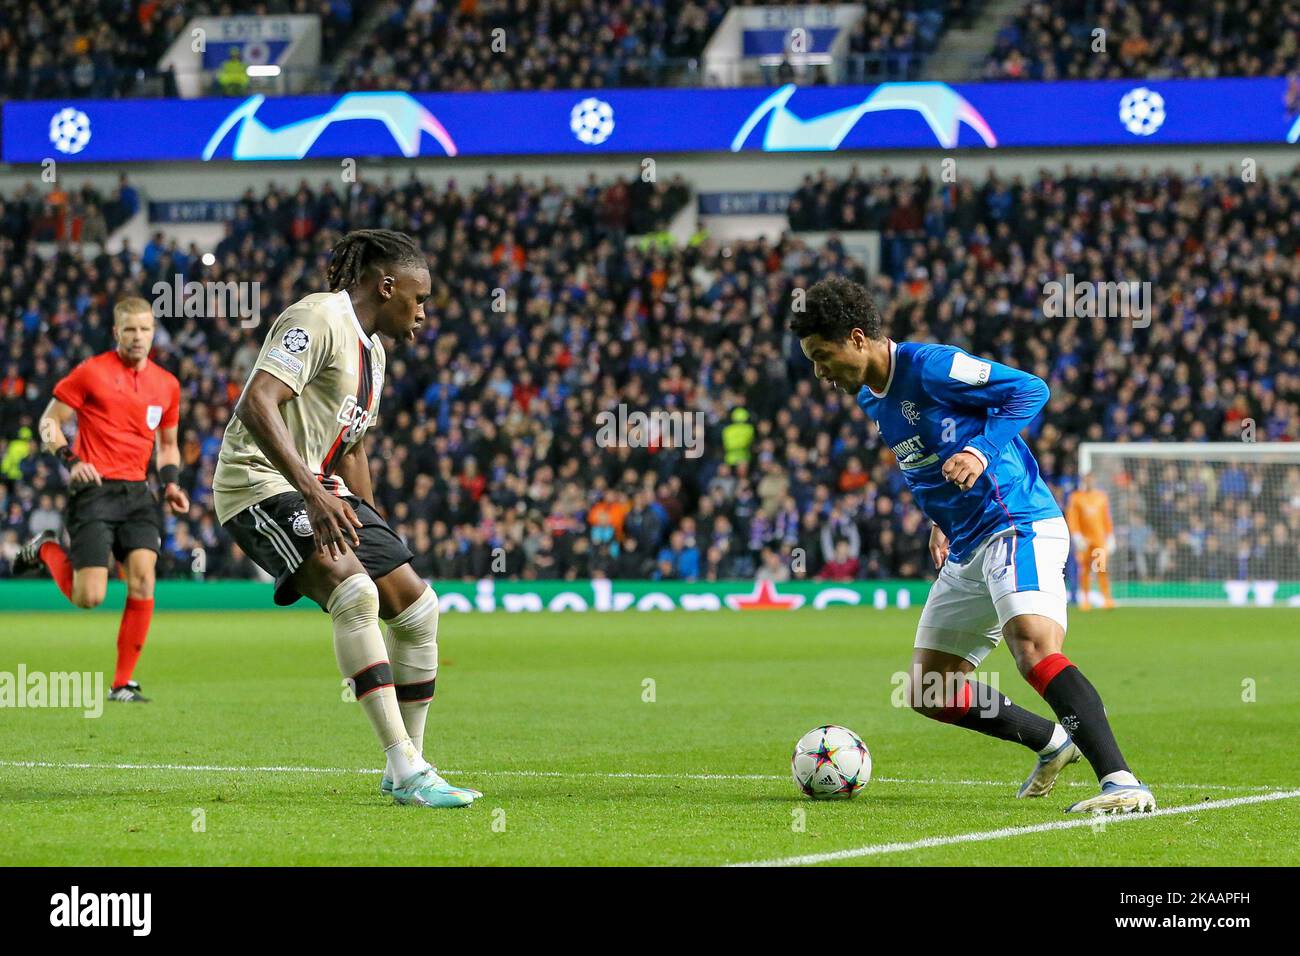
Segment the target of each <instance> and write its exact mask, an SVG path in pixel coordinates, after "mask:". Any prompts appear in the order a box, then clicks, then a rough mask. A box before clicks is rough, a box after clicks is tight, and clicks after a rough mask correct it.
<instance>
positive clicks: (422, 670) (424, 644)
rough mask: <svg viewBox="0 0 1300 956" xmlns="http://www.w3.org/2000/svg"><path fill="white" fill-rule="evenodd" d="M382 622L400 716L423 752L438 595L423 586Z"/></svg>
mask: <svg viewBox="0 0 1300 956" xmlns="http://www.w3.org/2000/svg"><path fill="white" fill-rule="evenodd" d="M384 623H385V624H386V625H387V634H386V635H385V636H384V643H385V644H386V645H387V647H388V659H389V660H390V661H391V662H392V665H393V682H394V683H395V684H396V685H397V702H398V706H399V707H400V708H401V711H402V720H403V722H404V723H405V724H406V732H407V733H408V734H410V736H411V742H412V743H413V744H415V749H416V750H417V751H419V752H420V753H423V752H424V724H425V719H426V717H427V716H428V713H429V704H430V702H431V701H432V700H433V689H434V682H435V679H436V678H437V676H438V595H437V594H435V593H434V591H433V589H432V588H425V590H424V593H423V594H421V595H420V596H419V597H418V598H416V599H415V600H414V601H412V602H411V604H410V606H409V607H407V608H406V610H404V611H402V612H401V613H400V614H398V615H397V616H396V617H391V618H389V619H388V620H387V621H385V622H384ZM391 769H392V768H391V767H390V770H391ZM394 779H396V778H394Z"/></svg>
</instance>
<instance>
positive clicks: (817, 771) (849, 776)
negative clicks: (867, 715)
mask: <svg viewBox="0 0 1300 956" xmlns="http://www.w3.org/2000/svg"><path fill="white" fill-rule="evenodd" d="M790 769H791V771H792V772H793V773H794V782H795V783H796V784H798V786H799V789H800V790H802V791H803V792H804V794H805V795H806V796H809V797H812V798H813V799H814V800H834V799H837V798H838V799H844V800H847V799H849V798H850V797H852V796H854V795H856V794H857V792H858V791H859V790H861V789H862V788H863V787H865V786H866V785H867V781H868V780H870V779H871V754H870V753H869V752H868V750H867V745H866V744H864V743H863V742H862V738H861V737H859V736H858V735H857V734H855V733H854V732H853V731H851V730H849V729H848V728H847V727H837V726H835V725H834V724H827V725H826V726H825V727H815V728H813V729H812V730H810V731H808V733H806V734H804V735H803V736H802V737H800V738H799V742H798V743H797V744H795V745H794V756H793V757H791V758H790Z"/></svg>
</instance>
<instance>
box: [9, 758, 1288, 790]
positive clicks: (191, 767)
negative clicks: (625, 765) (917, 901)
mask: <svg viewBox="0 0 1300 956" xmlns="http://www.w3.org/2000/svg"><path fill="white" fill-rule="evenodd" d="M0 767H25V768H39V769H49V770H180V771H192V772H196V773H199V772H202V773H349V774H350V773H379V771H380V768H379V767H363V768H361V769H359V770H358V769H356V768H351V767H289V766H283V767H281V766H270V767H229V766H221V765H218V764H182V763H69V762H58V761H50V760H0ZM440 772H441V773H445V774H475V775H480V776H485V777H556V778H569V777H587V778H593V777H594V778H598V779H602V780H789V779H790V778H789V776H788V775H787V774H775V773H637V772H634V771H615V772H609V773H600V772H597V771H589V770H576V771H572V772H569V771H564V770H446V769H444V770H442V771H440ZM872 780H874V781H876V782H877V783H899V784H906V785H909V786H961V787H1009V786H1015V785H1016V782H1015V781H1014V780H943V779H939V778H937V777H928V778H921V779H912V778H907V777H873V778H872ZM1057 786H1062V787H1087V788H1089V789H1094V790H1095V789H1096V787H1097V785H1096V784H1095V783H1093V782H1092V781H1087V780H1076V781H1072V782H1069V783H1066V782H1060V783H1058V784H1057ZM1148 786H1151V787H1154V788H1157V789H1163V790H1237V791H1241V790H1247V791H1249V790H1258V791H1261V792H1276V791H1279V790H1285V789H1286V788H1285V787H1281V786H1244V785H1243V786H1236V785H1234V784H1225V783H1151V784H1148Z"/></svg>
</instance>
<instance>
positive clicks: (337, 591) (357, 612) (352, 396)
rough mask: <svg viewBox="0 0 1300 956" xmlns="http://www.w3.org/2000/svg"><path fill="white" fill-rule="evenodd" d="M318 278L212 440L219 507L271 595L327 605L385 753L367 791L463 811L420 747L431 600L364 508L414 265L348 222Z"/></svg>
mask: <svg viewBox="0 0 1300 956" xmlns="http://www.w3.org/2000/svg"><path fill="white" fill-rule="evenodd" d="M327 278H328V280H329V286H330V290H331V291H329V292H321V293H316V294H313V295H309V296H306V297H305V298H303V299H301V300H299V301H298V302H295V303H294V304H293V305H291V306H289V308H287V309H285V310H284V312H283V313H281V315H280V317H279V319H278V320H277V321H276V323H275V324H274V326H272V328H271V330H270V332H269V333H268V334H267V337H266V340H265V341H264V342H263V343H262V350H261V353H260V354H259V355H258V357H257V362H256V364H255V365H254V366H253V371H252V374H251V375H250V377H249V379H248V383H247V384H246V385H245V386H244V391H243V394H242V395H241V396H240V399H239V404H238V405H237V406H236V408H235V414H234V415H233V416H232V417H231V420H230V425H229V426H228V427H227V429H226V434H225V436H224V438H223V439H222V442H221V453H220V455H219V456H218V459H217V470H216V475H215V477H214V479H213V499H214V504H215V505H216V511H217V517H218V520H220V522H221V525H222V527H223V528H224V529H225V530H226V531H227V532H229V533H230V535H231V537H233V538H234V539H235V541H236V542H237V543H238V544H239V546H240V547H241V548H243V549H244V551H245V552H246V553H247V554H248V555H249V557H250V558H252V560H254V561H255V562H257V564H258V565H260V566H261V567H262V568H263V569H264V570H265V571H266V572H267V573H269V574H271V575H272V576H273V577H274V578H275V591H274V597H275V602H276V603H277V604H282V605H287V604H293V603H294V602H296V601H298V600H299V599H300V598H302V597H308V598H310V599H312V600H313V601H315V602H316V603H317V604H319V605H320V606H321V607H322V608H323V609H324V610H325V611H326V612H328V614H329V616H330V619H331V622H332V626H333V632H334V655H335V659H336V660H337V661H338V665H339V669H340V671H341V672H342V674H343V677H344V679H345V680H346V681H347V682H348V684H349V686H350V687H351V688H352V690H353V692H354V693H355V695H356V699H357V701H358V702H360V704H361V709H362V710H363V711H364V712H365V714H366V717H367V718H368V719H369V720H370V723H371V726H372V727H373V729H374V732H375V735H376V736H377V737H378V738H379V741H380V745H381V747H382V748H383V750H384V765H385V766H384V772H383V775H382V777H381V781H380V789H381V791H382V792H383V793H385V794H391V795H392V797H393V800H394V801H395V802H396V803H399V804H412V805H418V806H426V807H463V806H468V805H469V804H471V803H472V802H473V801H474V799H475V798H476V797H478V796H481V794H479V792H478V791H476V790H471V789H469V788H468V787H457V786H454V785H452V784H450V783H448V782H447V781H446V780H444V779H443V778H442V777H441V776H440V775H439V774H438V772H437V770H436V769H434V767H433V766H432V765H431V764H430V763H429V762H428V761H427V760H426V759H425V757H424V726H425V718H426V715H427V712H428V709H429V704H430V702H431V701H432V699H433V693H434V687H435V684H436V680H437V674H438V596H437V595H436V594H435V593H434V592H433V589H432V588H430V587H429V585H428V584H427V583H425V581H424V580H423V579H422V578H421V577H420V576H419V575H418V574H416V573H415V570H414V569H413V568H412V567H411V563H410V562H411V558H412V555H411V552H410V551H409V550H408V549H407V547H406V545H405V543H404V542H403V541H402V540H401V538H399V537H398V536H397V534H396V533H395V532H394V531H393V530H392V529H391V528H389V527H388V523H387V522H386V521H384V519H383V517H382V516H381V515H380V514H379V512H378V511H377V510H376V509H375V507H374V494H373V491H372V489H371V486H370V466H369V464H368V463H367V461H366V451H365V434H366V431H367V429H369V428H370V427H371V426H372V425H373V424H374V423H375V420H376V417H377V415H378V411H379V396H380V393H381V392H382V391H383V384H384V347H383V345H382V344H381V343H380V341H379V335H380V334H383V335H387V336H389V337H391V338H394V339H397V340H398V341H414V339H415V334H416V332H417V331H418V330H419V328H420V325H421V324H422V323H423V321H424V301H425V300H426V299H427V298H428V297H429V294H430V290H431V281H430V277H429V267H428V262H427V260H426V259H425V257H424V254H423V253H422V252H421V251H420V248H419V247H418V246H417V245H416V244H415V242H414V240H412V239H411V238H410V237H409V236H407V235H404V234H402V233H399V232H392V231H389V230H384V229H362V230H357V231H355V232H350V233H348V234H347V235H346V236H344V237H343V239H341V240H340V241H339V243H338V244H337V245H336V246H335V247H334V252H333V257H332V258H331V260H330V264H329V268H328V271H327ZM381 621H382V622H383V623H384V628H383V629H382V630H381V629H380V622H381Z"/></svg>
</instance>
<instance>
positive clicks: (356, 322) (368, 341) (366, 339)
mask: <svg viewBox="0 0 1300 956" xmlns="http://www.w3.org/2000/svg"><path fill="white" fill-rule="evenodd" d="M338 294H339V295H341V296H342V297H343V306H344V308H346V309H347V310H348V316H349V318H351V319H352V327H353V328H354V329H356V330H357V338H359V339H361V341H362V342H363V343H365V346H366V348H368V349H372V348H374V347H375V340H374V339H373V338H371V337H370V336H369V335H366V330H365V329H363V328H362V327H361V320H360V319H358V318H357V310H356V309H354V308H352V296H350V295H348V290H347V289H340V290H339V292H338Z"/></svg>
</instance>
